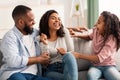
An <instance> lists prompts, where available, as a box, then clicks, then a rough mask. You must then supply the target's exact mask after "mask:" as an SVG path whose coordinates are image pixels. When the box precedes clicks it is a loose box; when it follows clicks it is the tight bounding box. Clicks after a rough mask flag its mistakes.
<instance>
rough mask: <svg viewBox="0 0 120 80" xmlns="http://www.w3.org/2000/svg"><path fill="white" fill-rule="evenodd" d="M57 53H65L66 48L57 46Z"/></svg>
mask: <svg viewBox="0 0 120 80" xmlns="http://www.w3.org/2000/svg"><path fill="white" fill-rule="evenodd" d="M57 50H58V53H60V54H61V55H64V54H66V50H65V49H64V48H57Z"/></svg>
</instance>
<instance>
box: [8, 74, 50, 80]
mask: <svg viewBox="0 0 120 80" xmlns="http://www.w3.org/2000/svg"><path fill="white" fill-rule="evenodd" d="M7 80H52V79H48V78H43V77H41V76H38V75H33V74H29V73H14V74H13V75H11V76H10V78H8V79H7Z"/></svg>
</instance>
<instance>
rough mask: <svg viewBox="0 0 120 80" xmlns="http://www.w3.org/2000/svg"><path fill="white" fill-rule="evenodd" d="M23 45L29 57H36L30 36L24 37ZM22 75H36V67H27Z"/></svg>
mask: <svg viewBox="0 0 120 80" xmlns="http://www.w3.org/2000/svg"><path fill="white" fill-rule="evenodd" d="M23 43H24V45H25V47H26V48H27V49H28V52H29V56H30V57H34V56H36V53H35V45H34V41H33V38H32V37H31V35H24V36H23ZM22 73H31V74H36V73H37V65H36V64H34V65H29V66H28V67H27V68H26V69H25V70H24V71H22Z"/></svg>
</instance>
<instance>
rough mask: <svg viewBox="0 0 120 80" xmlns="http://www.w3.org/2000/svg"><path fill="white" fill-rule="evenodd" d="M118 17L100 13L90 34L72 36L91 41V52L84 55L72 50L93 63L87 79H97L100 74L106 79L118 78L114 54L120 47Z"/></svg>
mask: <svg viewBox="0 0 120 80" xmlns="http://www.w3.org/2000/svg"><path fill="white" fill-rule="evenodd" d="M119 24H120V23H119V19H118V17H117V16H116V15H115V14H111V13H110V12H107V11H104V12H102V13H101V15H100V17H99V19H98V21H97V23H96V25H95V27H94V28H93V32H92V34H90V35H80V34H79V35H76V34H75V33H74V34H73V33H72V36H74V37H79V38H84V39H87V40H92V41H93V52H94V53H93V54H91V55H86V54H82V53H78V52H74V55H75V56H76V58H80V59H86V60H89V61H91V62H92V63H93V65H92V66H91V68H90V69H89V71H88V80H98V79H100V78H101V77H102V76H103V77H105V79H107V80H120V73H119V71H118V70H117V69H116V67H115V65H116V64H115V58H114V55H115V54H116V51H117V50H118V49H119V47H120V26H119Z"/></svg>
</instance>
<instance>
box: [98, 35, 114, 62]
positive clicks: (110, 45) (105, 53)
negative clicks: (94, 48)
mask: <svg viewBox="0 0 120 80" xmlns="http://www.w3.org/2000/svg"><path fill="white" fill-rule="evenodd" d="M115 51H116V40H115V39H113V37H112V36H110V37H109V38H108V40H107V41H106V43H105V45H104V47H103V48H102V50H101V51H100V53H99V54H98V58H99V60H100V63H101V62H103V61H104V60H105V59H107V58H108V57H112V56H113V54H114V53H115Z"/></svg>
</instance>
